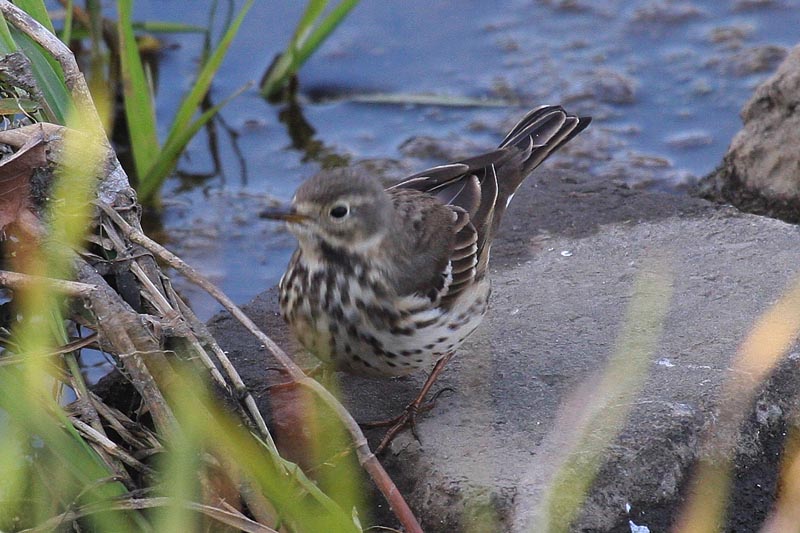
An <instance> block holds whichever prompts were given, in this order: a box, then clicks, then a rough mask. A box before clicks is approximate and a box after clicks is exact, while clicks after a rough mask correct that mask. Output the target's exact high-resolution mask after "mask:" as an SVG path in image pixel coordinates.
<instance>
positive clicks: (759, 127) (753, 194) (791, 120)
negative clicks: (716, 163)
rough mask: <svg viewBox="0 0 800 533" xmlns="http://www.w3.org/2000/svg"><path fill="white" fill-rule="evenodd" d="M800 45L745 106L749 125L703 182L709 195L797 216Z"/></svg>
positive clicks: (799, 193)
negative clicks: (717, 166) (718, 165)
mask: <svg viewBox="0 0 800 533" xmlns="http://www.w3.org/2000/svg"><path fill="white" fill-rule="evenodd" d="M798 104H800V45H798V46H796V47H795V48H794V49H792V51H791V53H790V54H789V55H788V56H787V57H786V59H785V60H784V61H783V63H782V64H781V65H780V67H779V68H778V71H777V72H776V73H775V74H774V75H773V76H772V77H770V78H769V79H768V80H766V81H765V82H764V83H762V84H761V85H760V86H759V87H758V89H756V91H755V94H754V95H753V97H752V98H751V99H750V101H748V102H747V104H746V105H745V106H744V109H742V121H743V122H744V127H743V128H742V130H741V131H740V132H739V133H738V134H737V135H736V136H735V137H734V138H733V141H732V142H731V146H730V148H729V149H728V153H727V154H726V155H725V158H724V160H723V162H722V165H721V166H720V167H719V168H718V169H717V170H716V171H715V172H714V173H712V174H711V175H710V176H708V177H707V178H706V179H705V180H704V181H703V183H702V185H701V193H702V194H703V195H704V196H706V197H708V198H714V199H719V200H724V201H728V202H731V203H733V204H734V205H737V206H739V207H741V208H743V209H746V210H752V211H756V212H772V213H775V214H777V215H779V216H782V217H785V218H787V219H790V220H797V215H798V206H800V150H798V146H800V114H798V113H797V106H798Z"/></svg>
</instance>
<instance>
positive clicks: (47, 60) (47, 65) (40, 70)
mask: <svg viewBox="0 0 800 533" xmlns="http://www.w3.org/2000/svg"><path fill="white" fill-rule="evenodd" d="M11 35H12V36H13V38H14V41H16V43H17V44H18V45H19V47H20V48H21V49H22V51H23V53H24V54H25V55H26V56H27V57H28V59H29V60H30V62H31V70H32V71H33V75H34V77H35V78H36V82H37V83H38V85H39V89H40V90H41V91H42V96H43V98H44V102H43V105H44V106H45V107H46V116H47V120H49V121H50V122H55V123H57V124H64V123H65V121H66V117H67V116H68V115H69V113H70V109H71V106H72V97H71V96H70V93H69V90H68V89H67V85H66V82H65V81H64V73H63V72H62V70H61V66H60V65H59V64H58V63H57V62H56V61H55V60H54V59H53V58H52V57H50V56H49V55H47V54H45V53H44V52H43V51H42V49H41V48H40V47H39V45H38V44H36V43H35V42H33V41H32V40H31V39H30V37H28V36H27V35H25V34H23V33H21V32H19V31H17V30H16V29H15V28H11Z"/></svg>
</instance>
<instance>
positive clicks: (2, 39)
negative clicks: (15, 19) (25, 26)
mask: <svg viewBox="0 0 800 533" xmlns="http://www.w3.org/2000/svg"><path fill="white" fill-rule="evenodd" d="M17 50H19V46H17V42H16V41H15V40H14V37H12V36H11V29H10V28H9V27H8V23H7V22H6V19H5V18H4V17H0V54H3V55H6V54H10V53H12V52H16V51H17Z"/></svg>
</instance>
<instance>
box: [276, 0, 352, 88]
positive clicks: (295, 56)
mask: <svg viewBox="0 0 800 533" xmlns="http://www.w3.org/2000/svg"><path fill="white" fill-rule="evenodd" d="M358 2H359V0H342V2H340V3H339V4H338V5H337V6H336V7H335V8H333V10H331V12H330V13H329V14H328V15H327V16H326V17H325V18H324V19H323V20H322V21H321V22H319V23H318V24H317V25H316V28H314V24H315V23H317V22H318V21H319V19H320V17H322V14H323V12H324V10H325V7H326V6H327V5H328V2H327V0H317V1H312V2H309V4H308V7H307V8H306V11H305V12H304V13H303V16H302V17H301V19H300V22H298V24H297V29H296V30H295V33H294V35H293V36H292V39H291V41H290V42H289V45H288V46H287V47H286V50H285V51H284V52H283V53H281V54H280V55H279V56H278V58H277V59H276V60H275V62H274V63H273V64H272V66H270V68H269V70H268V71H267V73H266V75H265V76H264V79H263V80H262V82H261V94H262V95H263V96H264V97H265V98H274V97H275V95H276V94H277V93H278V91H279V90H280V89H281V87H283V85H284V84H285V83H286V80H287V79H288V78H289V77H290V76H292V75H294V74H295V73H296V72H297V70H298V69H299V68H300V67H301V66H302V65H303V63H305V62H306V60H307V59H308V58H309V57H310V56H311V54H313V53H314V52H315V51H316V50H317V48H319V47H320V46H321V45H322V43H323V42H324V41H325V39H327V38H328V36H330V34H331V33H332V32H333V30H334V29H336V27H337V26H338V25H339V24H340V23H341V22H342V20H344V18H345V17H346V16H347V14H348V13H350V11H352V10H353V8H354V7H355V6H356V5H357V4H358Z"/></svg>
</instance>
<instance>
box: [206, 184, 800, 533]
mask: <svg viewBox="0 0 800 533" xmlns="http://www.w3.org/2000/svg"><path fill="white" fill-rule="evenodd" d="M538 175H539V176H540V177H539V181H538V183H537V182H534V181H533V180H529V181H530V182H529V183H526V184H525V185H524V186H523V188H522V190H521V191H520V192H519V193H518V194H517V196H516V197H515V200H514V204H513V205H512V208H511V210H510V212H509V213H508V216H507V218H506V219H505V220H504V227H503V230H502V231H501V234H500V236H499V237H498V241H497V243H496V245H495V247H494V249H493V254H494V255H493V257H492V267H493V268H492V277H493V290H494V292H493V296H492V302H491V307H490V311H489V314H488V315H487V318H486V320H485V321H484V323H483V325H482V326H481V327H480V328H479V329H478V331H477V332H476V333H475V334H474V335H473V336H472V337H471V338H470V340H469V341H468V342H467V343H466V344H465V347H464V349H463V350H462V351H461V352H460V353H459V354H457V356H456V357H455V358H454V359H453V361H452V362H451V364H450V365H448V368H447V369H446V370H445V372H444V374H443V376H442V378H441V380H440V381H439V383H438V387H450V388H452V391H451V392H447V393H445V394H443V395H442V396H441V397H440V398H439V400H438V402H437V405H436V407H435V408H434V409H433V410H432V411H431V412H429V413H426V414H425V415H423V416H422V417H421V419H420V420H419V435H420V438H421V442H416V441H415V440H414V439H413V437H411V436H410V435H409V434H408V433H404V434H402V435H401V436H399V437H398V438H397V439H396V440H395V442H394V443H393V445H392V447H391V450H390V452H389V453H388V454H387V457H386V458H385V463H386V464H387V468H388V469H389V472H390V474H391V475H392V476H393V477H394V479H395V480H396V481H397V482H398V485H399V486H400V488H401V490H402V491H403V493H404V495H405V496H406V498H407V499H408V500H409V503H410V504H411V506H412V508H414V509H415V511H416V512H417V513H418V516H419V517H420V518H421V520H422V521H423V525H424V527H425V530H426V531H442V532H444V531H450V532H452V531H464V530H467V528H468V527H470V526H472V527H475V528H476V529H473V530H474V531H484V530H485V531H535V529H532V528H534V527H535V526H534V525H533V524H535V519H536V517H537V509H538V506H539V504H540V503H541V499H542V498H543V495H544V494H545V489H546V488H547V486H548V483H549V479H550V476H551V475H552V472H551V470H552V467H553V465H554V464H555V463H556V458H557V457H558V455H559V453H560V451H561V450H562V448H563V447H566V446H568V445H569V444H570V442H572V441H571V439H572V440H574V436H572V435H569V434H568V432H566V433H567V434H565V432H564V431H563V426H561V425H559V426H558V427H557V428H556V422H557V418H558V417H559V416H560V417H562V418H563V416H564V413H567V414H568V412H569V408H567V409H566V411H565V408H564V402H565V401H567V400H568V399H569V398H572V400H570V401H572V402H573V403H574V402H575V399H574V398H575V397H576V396H575V394H576V391H580V390H585V389H586V390H591V389H592V387H593V384H595V383H597V380H599V379H600V376H601V375H602V373H603V372H604V370H605V366H606V363H607V362H608V360H609V358H610V357H611V356H612V354H613V353H614V351H615V349H616V347H617V342H618V339H619V336H620V334H621V332H622V331H623V328H624V327H625V325H626V320H627V319H626V312H627V310H628V305H629V304H630V302H631V301H632V299H633V298H634V296H635V294H634V293H635V290H636V283H637V279H639V277H640V276H642V275H643V274H647V273H652V272H654V271H655V272H656V273H657V274H658V275H659V276H660V277H661V279H663V280H665V281H666V284H667V286H668V287H670V292H669V294H667V295H666V296H667V297H666V298H665V302H667V303H666V307H665V308H663V309H661V312H663V314H664V319H663V321H662V322H661V326H662V332H661V335H660V336H659V337H658V338H657V339H655V348H654V350H653V351H652V353H649V354H646V355H647V357H649V362H647V363H646V365H645V367H646V373H645V374H643V375H642V379H641V381H640V383H639V386H640V389H639V390H637V391H636V394H635V395H634V397H633V399H631V400H630V402H629V403H630V409H631V410H630V415H629V417H628V419H627V423H626V424H625V425H624V429H623V430H622V431H621V433H620V434H619V435H618V436H617V437H616V438H615V440H614V442H613V444H612V445H611V446H609V447H608V448H606V449H605V451H604V452H603V461H602V464H601V466H600V470H599V473H598V475H597V477H596V478H595V480H594V482H593V483H592V484H591V488H590V489H589V492H588V494H587V497H586V500H585V503H584V506H583V511H582V514H581V515H580V516H578V518H577V519H576V521H575V522H574V523H573V525H572V528H571V529H572V530H575V531H631V529H630V528H631V527H632V526H631V524H632V523H633V524H637V525H640V526H647V527H649V528H650V531H666V530H668V529H669V526H670V524H672V522H673V520H674V518H675V516H676V513H677V512H678V510H679V509H680V506H681V504H682V502H683V501H684V499H685V496H686V495H685V487H686V484H687V481H688V479H689V477H690V473H691V471H692V467H693V465H694V463H695V461H696V460H697V458H698V457H699V456H700V454H701V443H702V442H703V439H704V435H705V433H707V432H710V431H713V427H714V426H713V422H714V421H715V417H716V414H717V412H718V406H717V398H718V393H719V390H720V387H721V386H722V383H723V382H724V381H725V380H726V379H727V378H729V377H730V371H729V368H730V365H731V361H732V358H733V357H734V356H735V354H736V353H737V349H738V347H739V345H740V344H741V343H742V341H743V339H744V338H745V337H746V335H747V334H748V332H749V331H750V329H751V328H752V327H753V325H754V323H755V322H756V320H757V319H758V318H759V316H760V315H761V314H762V313H764V312H765V311H766V310H767V309H768V308H769V307H770V305H771V304H772V303H774V302H775V301H776V300H777V299H778V298H779V297H780V296H781V295H782V294H783V293H784V292H785V291H786V290H787V289H788V287H789V286H790V284H791V283H792V282H793V281H794V279H795V278H796V276H797V274H798V271H800V262H799V261H798V255H797V250H798V249H800V230H798V228H797V227H795V226H792V225H788V224H785V223H783V222H779V221H776V220H773V219H768V218H763V217H758V216H754V215H745V214H741V213H739V212H738V211H735V210H734V209H732V208H730V207H724V206H717V205H714V204H711V203H707V202H704V201H701V200H697V199H693V198H689V197H685V196H677V195H670V194H666V193H658V192H643V191H636V190H630V189H628V188H626V187H624V186H621V185H614V184H610V183H602V184H598V183H593V182H589V181H586V182H583V181H581V180H580V179H576V178H574V177H573V176H571V175H567V174H563V173H549V174H548V173H547V172H544V173H540V174H538ZM276 307H277V306H276V301H275V291H274V290H271V291H268V292H267V293H265V294H263V295H261V296H259V297H258V298H256V300H254V302H252V303H251V304H249V305H248V307H247V311H248V313H249V314H250V315H251V316H252V317H253V318H255V319H256V320H257V321H258V323H259V324H260V325H262V326H264V327H265V328H266V331H267V332H268V334H270V335H271V336H273V338H275V339H276V341H277V342H278V343H279V344H282V345H284V346H287V347H288V346H289V345H290V341H289V340H288V338H287V332H286V328H285V326H284V325H283V324H282V321H281V320H280V318H279V317H278V316H277V314H276ZM210 326H211V328H212V333H213V334H214V335H215V336H216V338H217V339H219V340H220V342H221V343H222V345H223V347H224V348H225V349H226V350H227V351H228V352H229V353H230V356H231V358H232V360H233V362H234V364H236V366H237V368H239V370H240V372H242V374H243V377H244V378H245V381H246V382H247V383H248V385H249V386H250V387H251V389H252V390H253V391H254V393H255V394H256V396H257V397H258V398H259V399H260V400H261V401H262V408H263V409H264V410H265V411H266V410H268V409H269V407H268V405H267V403H268V402H267V401H266V393H265V392H264V390H265V384H266V376H267V374H268V373H267V372H266V370H265V369H266V367H268V366H270V365H273V363H271V362H270V361H268V360H267V358H266V355H265V352H264V350H263V349H261V348H259V346H258V345H257V344H256V343H255V342H254V341H252V340H251V339H250V338H249V337H248V336H247V335H245V334H242V332H241V331H242V330H241V329H240V328H239V327H238V325H236V324H235V323H234V322H233V321H232V319H230V318H229V317H227V316H225V315H220V316H218V317H216V318H214V319H212V321H211V323H210ZM273 366H274V365H273ZM273 374H274V373H273ZM340 377H341V387H342V390H343V394H344V396H345V400H346V401H345V403H346V405H348V407H350V409H351V411H352V412H353V414H354V415H355V416H356V418H357V419H358V420H374V419H380V418H382V417H387V416H390V415H394V414H397V413H398V412H400V411H401V410H402V408H403V406H404V405H405V404H406V403H407V402H408V401H409V400H410V399H412V398H413V396H414V395H415V394H416V391H417V389H418V388H419V386H420V385H421V383H422V381H423V380H424V376H423V375H420V376H412V377H410V378H402V379H395V380H367V379H363V378H355V377H351V376H345V375H341V374H340ZM798 377H800V376H798V364H797V358H796V357H794V356H791V355H790V356H789V357H787V358H786V361H784V363H783V364H781V365H780V366H779V368H778V370H776V371H775V372H774V373H773V374H772V376H771V377H770V379H769V380H768V382H767V383H766V384H765V385H764V386H763V387H761V388H760V389H759V397H758V400H757V402H756V403H755V407H754V408H753V411H752V413H747V414H745V416H744V418H745V419H746V422H745V424H744V430H743V436H742V438H741V439H739V441H738V447H737V448H736V450H735V453H736V457H735V463H736V471H735V476H734V478H735V479H736V483H735V487H734V491H733V494H734V496H733V503H732V504H731V506H730V508H731V513H730V517H729V523H728V525H729V528H732V529H731V530H733V529H735V530H737V531H755V530H758V525H759V524H760V523H761V521H763V519H764V516H765V515H766V513H767V512H768V511H769V509H770V504H771V502H772V501H773V500H774V498H775V493H776V475H777V468H778V467H777V464H778V458H777V457H778V454H779V453H780V451H781V449H782V446H783V439H784V436H785V433H786V429H787V427H788V426H789V425H790V424H791V418H792V416H794V415H795V414H796V411H797V406H798V397H800V395H799V394H798V392H800V391H798V389H799V388H800V385H799V384H800V379H798ZM578 398H580V397H578ZM577 405H578V406H579V407H580V402H578V404H577ZM559 412H561V413H562V414H561V415H559ZM368 435H369V436H370V439H376V440H377V439H379V438H380V432H379V431H374V432H370V433H369V434H368ZM372 442H373V444H374V443H375V441H374V440H373V441H372ZM629 521H631V522H629ZM736 528H739V529H736ZM642 531H644V530H642Z"/></svg>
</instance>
